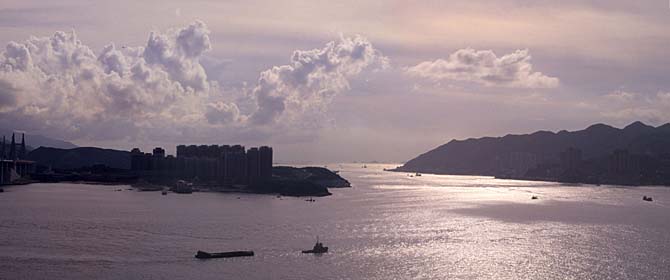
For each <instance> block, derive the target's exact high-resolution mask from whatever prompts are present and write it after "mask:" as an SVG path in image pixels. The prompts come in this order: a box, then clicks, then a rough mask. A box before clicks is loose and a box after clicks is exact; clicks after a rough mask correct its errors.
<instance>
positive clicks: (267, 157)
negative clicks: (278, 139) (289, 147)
mask: <svg viewBox="0 0 670 280" xmlns="http://www.w3.org/2000/svg"><path fill="white" fill-rule="evenodd" d="M258 151H259V161H260V176H261V180H267V179H270V178H272V148H271V147H268V146H262V147H260V148H259V149H258Z"/></svg>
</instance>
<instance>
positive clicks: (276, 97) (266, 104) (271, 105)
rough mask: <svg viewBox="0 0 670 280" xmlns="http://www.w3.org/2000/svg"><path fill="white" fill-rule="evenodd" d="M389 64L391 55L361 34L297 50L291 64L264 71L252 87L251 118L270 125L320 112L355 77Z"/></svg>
mask: <svg viewBox="0 0 670 280" xmlns="http://www.w3.org/2000/svg"><path fill="white" fill-rule="evenodd" d="M387 66H388V58H387V57H385V56H383V55H382V54H381V52H380V51H379V50H377V49H375V48H374V47H373V46H372V43H370V41H368V40H367V39H365V38H363V37H361V36H355V37H342V38H340V40H339V41H332V42H329V43H327V44H326V46H325V47H324V48H321V49H313V50H308V51H295V52H294V53H293V55H292V56H291V61H290V64H288V65H282V66H275V67H272V68H271V69H268V70H266V71H263V72H262V73H261V75H260V78H259V79H258V85H257V86H256V87H255V88H254V89H253V96H254V97H255V98H256V100H257V106H258V108H257V110H256V111H255V112H254V113H253V114H252V115H251V121H252V122H253V123H254V124H270V123H275V122H278V121H280V120H281V121H292V120H295V119H296V117H297V116H299V115H302V114H305V113H312V114H318V113H321V112H323V111H324V110H325V107H326V106H327V105H328V104H329V103H330V102H331V101H332V99H333V97H334V96H335V95H337V94H338V93H340V92H342V91H344V90H347V89H349V79H350V78H351V77H352V76H354V75H357V74H359V73H361V71H363V70H364V69H383V68H385V67H387Z"/></svg>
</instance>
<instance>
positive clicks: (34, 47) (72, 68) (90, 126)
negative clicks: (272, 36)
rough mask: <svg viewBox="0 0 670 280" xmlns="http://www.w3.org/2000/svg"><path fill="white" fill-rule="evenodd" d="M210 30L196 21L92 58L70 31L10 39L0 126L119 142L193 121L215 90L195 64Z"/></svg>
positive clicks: (0, 68)
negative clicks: (166, 124) (163, 125)
mask: <svg viewBox="0 0 670 280" xmlns="http://www.w3.org/2000/svg"><path fill="white" fill-rule="evenodd" d="M208 33H209V31H208V30H207V27H206V26H205V24H204V23H202V22H195V23H193V24H191V25H189V26H187V27H185V28H182V29H178V30H170V31H167V32H165V33H155V32H154V33H151V35H150V36H149V40H148V42H147V44H146V45H145V46H141V47H123V48H120V49H119V48H117V47H116V46H115V45H114V44H109V45H107V46H105V47H104V48H103V50H102V51H101V52H100V54H98V55H96V54H95V52H94V51H93V50H91V48H90V47H88V46H87V45H85V44H83V43H82V42H81V41H80V40H79V39H78V37H77V35H76V33H75V32H74V31H71V32H61V31H59V32H56V33H54V35H52V36H50V37H31V38H30V39H28V40H26V41H25V42H22V43H17V42H10V43H8V44H7V46H6V47H5V50H4V52H2V53H0V104H1V105H0V114H1V115H2V121H0V122H2V123H1V124H0V125H3V126H10V125H13V126H16V125H17V124H20V125H21V126H25V127H26V128H27V129H31V130H37V131H41V132H43V133H46V134H56V135H59V136H62V137H64V138H67V139H77V138H99V137H102V136H100V135H104V137H105V138H108V137H112V138H122V137H127V136H131V137H134V136H137V135H135V133H134V132H137V131H142V130H143V129H151V128H152V127H154V126H155V124H156V123H162V122H166V121H167V122H170V123H175V124H183V123H185V122H188V121H192V120H193V119H197V118H198V116H197V115H198V110H197V109H198V107H199V106H200V104H201V103H203V102H204V101H203V100H207V98H208V97H209V95H211V92H212V87H215V85H212V84H210V83H209V82H208V81H207V76H206V74H205V72H204V70H203V68H202V66H201V65H200V63H199V58H200V56H201V55H202V54H203V53H204V52H206V51H208V50H209V49H210V44H209V38H208ZM101 128H102V129H103V130H104V131H105V132H107V133H104V134H102V133H100V132H101V131H100V130H101Z"/></svg>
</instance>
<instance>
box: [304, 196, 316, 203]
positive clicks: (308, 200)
mask: <svg viewBox="0 0 670 280" xmlns="http://www.w3.org/2000/svg"><path fill="white" fill-rule="evenodd" d="M305 201H307V202H314V201H316V200H314V198H311V197H310V198H309V199H305Z"/></svg>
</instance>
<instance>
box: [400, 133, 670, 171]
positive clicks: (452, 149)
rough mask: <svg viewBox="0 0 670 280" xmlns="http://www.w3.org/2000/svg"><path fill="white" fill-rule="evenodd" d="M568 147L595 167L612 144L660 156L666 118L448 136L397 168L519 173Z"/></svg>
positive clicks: (665, 144) (554, 160)
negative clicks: (456, 137)
mask: <svg viewBox="0 0 670 280" xmlns="http://www.w3.org/2000/svg"><path fill="white" fill-rule="evenodd" d="M568 148H575V149H577V150H578V152H579V153H580V155H579V160H581V159H583V160H585V161H589V160H591V161H595V162H596V163H594V164H592V165H600V166H598V168H599V170H605V169H607V168H608V166H606V165H607V163H606V162H605V161H606V159H607V158H608V157H610V156H611V155H612V154H613V153H614V152H615V151H617V150H619V151H622V150H623V151H626V152H627V153H630V154H632V155H638V156H640V157H645V158H653V159H665V158H667V156H668V155H670V124H665V125H662V126H659V127H652V126H648V125H645V124H643V123H641V122H634V123H632V124H630V125H628V126H626V127H625V128H623V129H619V128H615V127H612V126H608V125H605V124H595V125H592V126H590V127H588V128H586V129H584V130H578V131H560V132H558V133H554V132H550V131H538V132H535V133H532V134H524V135H506V136H504V137H484V138H478V139H467V140H452V141H450V142H449V143H447V144H444V145H441V146H439V147H437V148H435V149H433V150H431V151H429V152H426V153H424V154H422V155H419V156H418V157H416V158H414V159H412V160H410V161H408V162H407V163H406V164H405V165H403V166H401V167H399V168H397V171H407V172H426V173H438V174H462V175H490V176H509V177H524V176H527V174H526V172H528V171H529V170H532V169H533V168H537V167H538V166H540V165H551V164H554V165H557V164H561V153H562V152H565V151H566V150H568ZM656 162H657V161H656ZM638 165H639V164H638ZM603 172H604V171H603ZM556 176H559V175H556Z"/></svg>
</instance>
